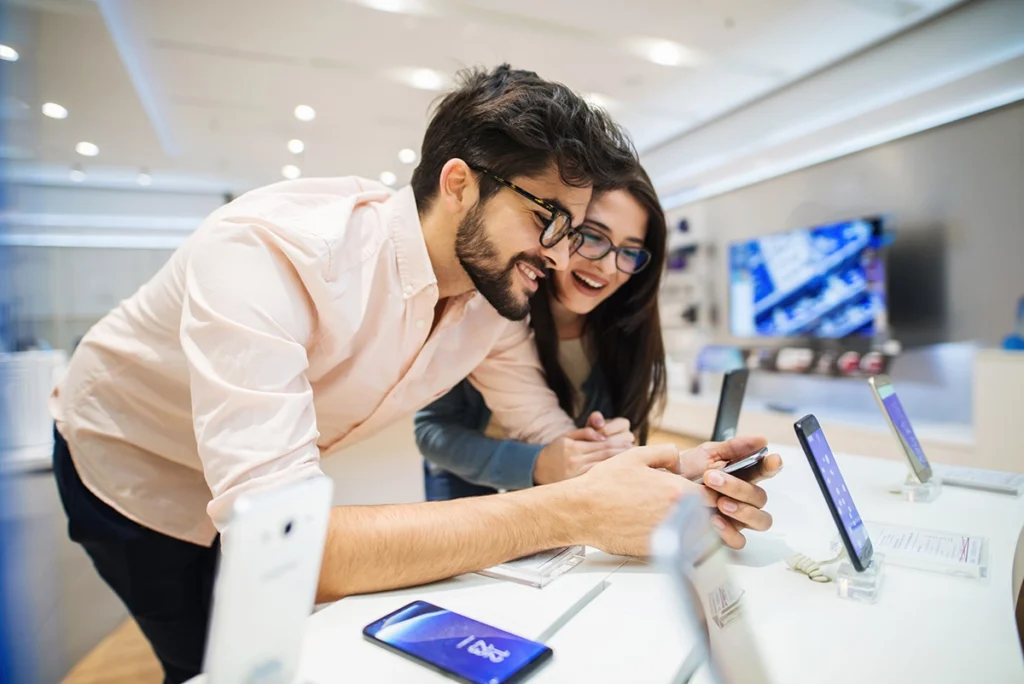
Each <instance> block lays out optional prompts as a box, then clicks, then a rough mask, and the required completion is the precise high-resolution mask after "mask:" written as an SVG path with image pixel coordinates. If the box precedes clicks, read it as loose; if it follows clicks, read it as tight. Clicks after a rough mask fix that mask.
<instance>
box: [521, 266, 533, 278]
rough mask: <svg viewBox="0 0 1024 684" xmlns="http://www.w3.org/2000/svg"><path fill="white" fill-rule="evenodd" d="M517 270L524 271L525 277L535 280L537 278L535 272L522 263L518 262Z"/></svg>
mask: <svg viewBox="0 0 1024 684" xmlns="http://www.w3.org/2000/svg"><path fill="white" fill-rule="evenodd" d="M519 270H520V271H522V272H523V273H525V274H526V277H527V278H529V279H530V280H536V279H537V272H536V271H534V270H533V269H532V268H528V267H526V266H523V265H522V264H520V265H519Z"/></svg>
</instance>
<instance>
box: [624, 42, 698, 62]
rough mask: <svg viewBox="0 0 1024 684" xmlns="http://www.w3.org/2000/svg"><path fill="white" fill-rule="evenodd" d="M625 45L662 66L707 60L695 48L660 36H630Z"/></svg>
mask: <svg viewBox="0 0 1024 684" xmlns="http://www.w3.org/2000/svg"><path fill="white" fill-rule="evenodd" d="M625 45H626V47H627V48H628V49H629V50H630V51H631V52H633V53H634V54H636V55H638V56H640V57H643V58H644V59H646V60H649V61H651V62H654V63H655V64H661V65H664V66H688V67H696V66H700V65H701V64H703V63H704V62H705V61H706V60H707V58H706V57H705V56H704V55H703V54H702V53H700V52H698V51H697V50H694V49H692V48H688V47H686V46H685V45H681V44H679V43H676V42H674V41H671V40H663V39H661V38H631V39H628V40H627V41H626V43H625Z"/></svg>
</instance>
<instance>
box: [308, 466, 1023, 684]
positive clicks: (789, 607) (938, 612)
mask: <svg viewBox="0 0 1024 684" xmlns="http://www.w3.org/2000/svg"><path fill="white" fill-rule="evenodd" d="M778 450H779V451H780V452H781V453H782V454H783V457H784V458H785V461H786V467H785V468H784V470H783V472H782V473H780V474H779V476H778V477H777V478H775V479H774V480H772V481H770V482H768V483H767V484H766V489H767V490H768V492H769V510H770V511H771V512H772V514H773V515H774V516H775V521H776V522H775V526H774V528H773V530H772V531H771V532H768V533H765V534H756V533H751V534H749V535H748V539H749V540H750V542H749V543H748V547H747V549H745V550H744V551H742V552H739V553H736V554H733V557H732V562H731V571H732V574H733V579H734V580H735V581H736V582H737V583H738V584H739V585H740V586H741V587H742V588H743V589H744V591H745V592H746V593H745V597H744V601H745V605H746V608H745V612H746V613H747V615H748V619H749V620H750V624H751V626H752V628H753V629H754V631H755V634H756V635H757V637H758V641H759V647H760V650H761V652H762V655H763V657H764V659H765V661H766V662H767V664H768V667H769V669H770V671H771V674H772V678H773V681H776V682H780V683H781V682H785V683H786V684H790V683H799V682H808V683H810V682H829V684H838V683H842V682H850V683H851V684H853V683H855V682H856V683H857V684H861V683H862V682H890V681H892V682H895V681H913V682H918V681H920V682H951V683H953V682H956V683H957V684H960V683H962V682H1011V681H1024V658H1022V655H1021V648H1020V643H1019V641H1018V636H1017V631H1016V627H1015V622H1014V597H1015V594H1016V588H1015V587H1014V586H1013V580H1012V578H1013V576H1014V557H1015V553H1016V552H1017V549H1018V546H1019V543H1018V542H1019V538H1020V535H1021V530H1022V526H1024V498H1011V497H1008V496H1005V495H996V494H988V493H983V492H976V491H970V490H961V489H956V488H953V487H948V486H947V487H945V488H944V489H943V492H942V494H941V496H940V497H939V499H938V500H937V501H935V502H933V503H929V504H910V503H906V502H904V501H903V500H902V498H901V497H899V496H898V495H893V494H891V493H889V488H890V486H891V485H893V484H896V483H898V482H899V481H901V480H902V478H903V476H904V474H905V469H904V466H903V464H902V463H899V462H896V461H887V460H881V459H873V458H865V457H856V456H846V455H842V454H840V455H839V456H838V458H837V460H838V462H839V464H840V466H841V468H842V470H843V473H844V475H845V478H846V481H847V484H848V486H849V489H850V491H851V494H852V495H853V497H854V499H855V502H856V504H857V506H858V508H859V509H860V511H861V514H862V516H863V517H864V518H865V519H866V520H868V521H874V522H887V523H893V524H900V525H908V526H914V527H922V528H930V529H938V530H946V531H957V532H964V533H970V534H975V535H984V536H986V537H988V538H989V540H990V551H989V553H990V556H989V576H988V577H987V578H985V579H982V580H974V579H966V578H959V577H951V576H947V575H940V574H934V573H927V572H923V571H919V570H910V569H905V568H900V567H895V566H891V565H890V566H886V567H885V571H884V572H885V579H884V584H883V586H882V593H881V595H880V597H879V599H878V602H877V603H875V604H863V603H856V602H852V601H846V600H842V599H840V598H838V597H837V596H836V588H835V585H834V584H831V583H830V584H816V583H813V582H811V581H809V580H808V579H807V578H806V577H804V576H802V575H799V574H796V573H794V572H792V571H790V570H788V569H787V568H786V566H785V565H784V563H783V559H784V557H785V556H786V555H787V554H788V552H789V549H790V548H795V549H797V550H802V551H804V550H807V551H809V550H811V549H812V547H815V546H817V547H821V548H827V545H828V542H829V540H830V539H831V537H832V536H833V535H834V534H835V529H834V527H833V525H832V520H831V518H830V516H829V513H828V510H827V508H826V506H825V503H824V501H823V500H822V498H821V494H820V491H819V490H818V487H817V485H816V483H815V482H814V479H813V475H812V473H811V471H810V469H809V468H808V467H807V464H806V461H805V459H804V456H803V454H802V453H800V452H799V450H797V449H795V448H789V447H779V449H778ZM414 599H423V600H427V601H430V602H432V603H435V604H437V605H440V606H442V607H444V608H448V609H451V610H454V611H457V612H460V613H464V614H467V615H468V616H470V617H472V618H475V619H478V620H481V621H483V622H486V623H489V624H493V625H494V626H496V627H499V628H502V629H505V630H508V631H510V632H513V633H516V634H519V635H521V636H524V637H528V638H532V639H538V640H541V641H545V642H546V643H547V644H549V645H550V646H551V647H552V648H553V650H554V652H555V655H554V658H553V659H552V661H551V662H550V663H549V664H547V665H546V666H544V667H543V668H542V669H541V670H540V671H538V672H537V673H536V675H534V677H532V678H531V680H530V681H532V682H538V683H547V682H551V683H554V682H567V681H574V682H575V681H590V682H630V683H631V684H641V683H643V682H652V683H667V682H672V681H674V680H675V678H676V674H677V672H678V670H679V668H680V666H681V665H682V663H683V660H684V659H685V657H686V655H687V653H688V652H689V648H690V645H691V644H692V643H693V641H694V637H693V635H692V634H690V633H688V629H687V628H686V627H685V625H684V622H683V621H682V620H681V619H680V617H679V614H678V602H677V599H676V597H675V595H674V594H673V593H672V589H671V586H670V584H669V582H668V581H667V578H665V577H664V576H662V575H660V574H658V573H657V572H655V570H654V568H653V567H651V566H649V565H647V564H646V563H644V562H642V561H640V560H628V561H627V560H626V559H622V558H617V557H613V556H608V555H606V554H603V553H600V552H597V551H593V550H591V551H590V552H588V557H587V560H586V561H585V562H584V563H582V564H581V565H579V566H578V567H576V568H575V569H573V570H572V571H571V572H569V573H568V574H566V575H564V576H563V577H561V578H559V579H557V580H555V581H554V582H552V583H551V584H550V585H548V586H547V587H545V588H544V589H535V588H531V587H526V586H522V585H518V584H513V583H510V582H503V581H501V580H496V579H491V578H485V577H482V576H478V575H468V576H463V577H459V578H455V579H453V580H448V581H446V582H440V583H437V584H433V585H429V586H426V587H419V588H413V589H407V590H402V591H398V592H387V593H382V594H375V595H370V596H360V597H353V598H348V599H345V600H343V601H339V602H337V603H335V604H332V605H330V606H328V607H326V608H324V609H322V610H321V611H319V612H318V613H316V614H315V615H313V616H312V617H311V618H310V619H309V622H308V633H307V637H306V642H305V644H304V652H303V656H302V666H301V675H302V679H301V680H300V681H306V682H310V683H311V684H312V683H315V684H327V683H329V682H343V681H345V682H348V681H401V682H438V683H440V682H444V681H450V680H447V679H445V678H444V677H443V676H441V675H439V674H436V673H434V672H432V671H430V670H427V669H425V668H423V667H421V666H419V665H417V664H416V663H413V662H411V661H408V660H406V659H404V658H400V657H398V656H396V655H394V654H392V653H389V652H387V651H385V650H384V649H382V648H380V647H378V646H375V645H373V644H371V643H368V642H366V641H364V640H363V637H362V634H361V630H362V628H363V626H365V625H366V624H368V623H370V622H372V621H374V620H375V619H377V618H379V617H382V616H383V615H385V614H387V613H389V612H391V611H393V610H395V609H396V608H398V607H400V606H402V605H405V604H406V603H408V602H409V601H412V600H414Z"/></svg>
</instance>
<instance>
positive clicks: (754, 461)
mask: <svg viewBox="0 0 1024 684" xmlns="http://www.w3.org/2000/svg"><path fill="white" fill-rule="evenodd" d="M767 455H768V447H763V448H762V449H761V450H760V451H758V452H757V453H756V454H752V455H750V456H747V457H746V458H741V459H739V460H738V461H732V462H731V463H729V464H727V465H726V466H725V467H724V468H718V472H720V473H728V474H729V475H735V476H736V477H739V478H746V477H748V476H749V475H750V474H751V473H753V470H751V469H752V468H756V467H757V466H758V464H760V463H761V461H763V460H764V457H765V456H767ZM705 472H706V471H705ZM693 481H694V482H698V483H701V482H703V481H704V475H701V476H700V477H696V478H694V480H693Z"/></svg>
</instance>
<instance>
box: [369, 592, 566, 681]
mask: <svg viewBox="0 0 1024 684" xmlns="http://www.w3.org/2000/svg"><path fill="white" fill-rule="evenodd" d="M363 634H364V635H365V636H366V637H367V638H369V639H372V640H374V641H376V642H378V643H381V644H383V645H386V646H389V647H391V648H392V649H394V650H397V651H400V652H402V653H404V654H406V655H408V656H410V657H412V658H414V659H416V660H419V661H421V662H423V663H427V664H429V665H432V666H434V668H436V669H440V670H442V671H444V672H447V673H449V674H452V675H455V676H456V677H458V678H460V679H462V680H463V681H466V682H472V683H473V684H506V683H508V682H516V681H521V680H522V678H523V677H525V676H526V675H527V674H528V673H529V672H530V671H532V670H533V669H534V668H536V667H537V666H539V665H540V664H541V663H543V662H544V661H545V660H547V659H548V658H550V657H551V649H550V648H548V647H547V646H545V645H544V644H540V643H537V642H535V641H530V640H529V639H523V638H521V637H517V636H515V635H514V634H509V633H508V632H505V631H502V630H500V629H497V628H495V627H491V626H490V625H485V624H484V623H482V622H477V621H476V620H471V619H470V618H468V617H466V616H464V615H459V614H458V613H453V612H452V611H450V610H445V609H444V608H439V607H438V606H435V605H433V604H431V603H427V602H426V601H414V602H412V603H410V604H409V605H407V606H405V607H403V608H400V609H398V610H397V611H395V612H394V613H391V614H390V615H387V616H385V617H383V618H381V619H380V620H377V621H376V622H373V623H371V624H369V625H367V626H366V627H365V628H364V629H363Z"/></svg>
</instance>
